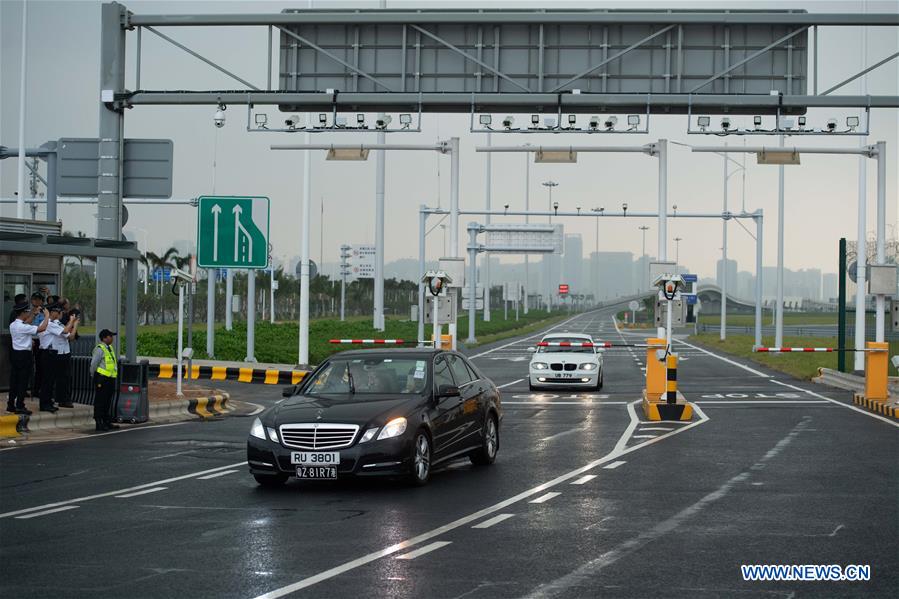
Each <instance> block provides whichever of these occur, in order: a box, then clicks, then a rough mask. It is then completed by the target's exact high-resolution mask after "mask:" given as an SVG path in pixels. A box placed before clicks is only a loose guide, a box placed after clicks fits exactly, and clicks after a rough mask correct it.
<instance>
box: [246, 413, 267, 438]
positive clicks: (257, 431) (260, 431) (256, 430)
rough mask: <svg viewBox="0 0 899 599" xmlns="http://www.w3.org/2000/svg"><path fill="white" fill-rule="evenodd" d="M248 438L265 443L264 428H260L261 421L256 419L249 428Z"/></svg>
mask: <svg viewBox="0 0 899 599" xmlns="http://www.w3.org/2000/svg"><path fill="white" fill-rule="evenodd" d="M250 436H251V437H256V438H257V439H262V440H263V441H265V427H264V426H262V421H261V420H259V419H258V418H257V419H256V420H254V421H253V426H252V427H250Z"/></svg>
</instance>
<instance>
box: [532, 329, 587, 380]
mask: <svg viewBox="0 0 899 599" xmlns="http://www.w3.org/2000/svg"><path fill="white" fill-rule="evenodd" d="M529 351H532V352H534V355H533V356H532V357H531V364H530V368H529V372H528V386H529V387H530V389H531V391H534V390H537V389H547V388H551V387H576V388H587V389H594V390H595V389H600V388H602V383H603V372H602V354H601V353H600V348H599V347H598V346H597V344H595V343H594V342H593V338H592V337H591V336H590V335H585V334H583V333H555V334H552V335H546V336H545V337H543V339H542V340H541V341H540V343H538V344H537V347H532V348H529Z"/></svg>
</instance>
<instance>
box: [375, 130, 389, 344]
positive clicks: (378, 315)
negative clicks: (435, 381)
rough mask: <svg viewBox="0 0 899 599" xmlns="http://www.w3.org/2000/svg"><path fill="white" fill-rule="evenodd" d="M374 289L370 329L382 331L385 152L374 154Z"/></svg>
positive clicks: (381, 138) (381, 140)
mask: <svg viewBox="0 0 899 599" xmlns="http://www.w3.org/2000/svg"><path fill="white" fill-rule="evenodd" d="M385 138H386V136H385V134H384V132H383V131H379V132H378V143H379V144H383V143H385ZM375 161H376V162H375V281H374V283H375V285H374V287H375V289H374V295H375V297H374V310H373V315H372V327H373V328H374V329H375V330H376V331H383V330H384V180H385V173H386V152H385V151H384V150H377V151H376V152H375Z"/></svg>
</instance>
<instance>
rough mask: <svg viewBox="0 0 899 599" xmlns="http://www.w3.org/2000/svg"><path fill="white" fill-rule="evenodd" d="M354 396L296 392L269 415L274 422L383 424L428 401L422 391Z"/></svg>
mask: <svg viewBox="0 0 899 599" xmlns="http://www.w3.org/2000/svg"><path fill="white" fill-rule="evenodd" d="M364 397H365V399H355V398H354V396H352V395H328V396H316V397H307V396H297V397H291V398H290V399H286V400H284V401H282V402H281V403H280V404H278V405H277V406H275V408H274V409H273V410H272V414H271V416H270V418H271V420H272V421H273V423H274V425H275V426H280V425H282V424H295V423H300V422H322V423H324V422H329V423H341V424H358V425H359V426H360V427H361V426H365V425H367V424H369V423H371V422H374V423H376V424H378V425H381V424H384V423H385V422H386V421H387V420H388V419H390V418H395V417H397V416H408V415H409V413H410V412H411V411H413V410H414V409H415V408H416V407H417V406H419V405H421V404H423V403H424V402H425V401H427V400H426V399H425V398H424V397H422V396H420V395H411V396H410V395H403V396H397V395H365V396H364Z"/></svg>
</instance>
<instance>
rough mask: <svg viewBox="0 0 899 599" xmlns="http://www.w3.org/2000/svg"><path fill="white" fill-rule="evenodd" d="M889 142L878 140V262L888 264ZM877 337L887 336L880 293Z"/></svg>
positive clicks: (883, 297) (877, 309) (884, 308)
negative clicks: (887, 154)
mask: <svg viewBox="0 0 899 599" xmlns="http://www.w3.org/2000/svg"><path fill="white" fill-rule="evenodd" d="M886 153H887V144H886V142H885V141H879V142H877V263H878V264H886V212H887V169H886ZM875 302H876V305H875V310H876V313H875V321H874V326H875V327H876V328H875V337H874V340H875V341H877V342H878V343H883V341H884V339H885V337H884V334H885V330H884V329H885V323H886V318H885V316H886V315H885V312H886V297H885V296H884V295H882V294H878V295H877V297H876V298H875Z"/></svg>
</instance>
